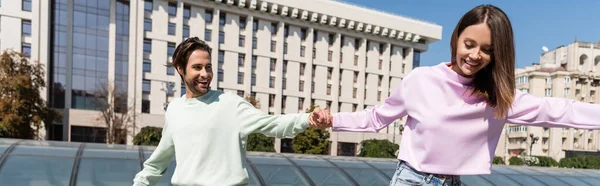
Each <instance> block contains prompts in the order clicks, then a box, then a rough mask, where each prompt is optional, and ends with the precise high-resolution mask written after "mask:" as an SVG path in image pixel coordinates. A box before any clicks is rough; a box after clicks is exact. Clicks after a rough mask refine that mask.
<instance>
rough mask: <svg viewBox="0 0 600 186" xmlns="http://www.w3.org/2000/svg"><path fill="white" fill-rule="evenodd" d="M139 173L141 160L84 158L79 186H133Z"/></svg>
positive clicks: (79, 176) (80, 165)
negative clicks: (134, 179)
mask: <svg viewBox="0 0 600 186" xmlns="http://www.w3.org/2000/svg"><path fill="white" fill-rule="evenodd" d="M139 171H140V161H139V160H120V159H98V158H83V159H81V163H80V164H79V171H78V175H77V186H95V185H133V178H134V177H135V174H137V173H138V172H139Z"/></svg>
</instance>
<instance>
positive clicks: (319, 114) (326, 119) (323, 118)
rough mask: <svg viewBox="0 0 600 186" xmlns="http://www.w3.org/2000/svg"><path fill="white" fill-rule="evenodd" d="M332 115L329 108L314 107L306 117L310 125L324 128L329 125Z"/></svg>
mask: <svg viewBox="0 0 600 186" xmlns="http://www.w3.org/2000/svg"><path fill="white" fill-rule="evenodd" d="M332 121H333V116H331V113H330V112H329V109H325V110H323V109H321V108H319V107H317V108H315V109H314V110H313V112H312V113H310V116H309V117H308V123H309V125H310V126H311V127H316V128H321V129H325V128H328V127H331V124H332Z"/></svg>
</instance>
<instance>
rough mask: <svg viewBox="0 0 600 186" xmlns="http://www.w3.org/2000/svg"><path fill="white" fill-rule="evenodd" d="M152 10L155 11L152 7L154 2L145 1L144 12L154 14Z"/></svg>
mask: <svg viewBox="0 0 600 186" xmlns="http://www.w3.org/2000/svg"><path fill="white" fill-rule="evenodd" d="M152 9H154V8H153V7H152V0H145V1H144V11H145V12H147V13H152Z"/></svg>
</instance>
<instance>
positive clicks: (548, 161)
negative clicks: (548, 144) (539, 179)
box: [533, 156, 558, 167]
mask: <svg viewBox="0 0 600 186" xmlns="http://www.w3.org/2000/svg"><path fill="white" fill-rule="evenodd" d="M534 157H536V158H537V159H538V160H539V161H538V163H537V164H534V165H533V166H539V167H557V166H558V162H557V161H556V160H554V159H552V158H550V157H546V156H534Z"/></svg>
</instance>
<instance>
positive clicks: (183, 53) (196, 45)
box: [167, 37, 212, 80]
mask: <svg viewBox="0 0 600 186" xmlns="http://www.w3.org/2000/svg"><path fill="white" fill-rule="evenodd" d="M195 50H202V51H205V52H208V58H209V59H211V51H212V48H210V46H208V44H206V43H205V42H204V41H202V40H200V39H198V37H190V38H187V39H186V40H185V41H183V42H181V43H180V44H179V45H177V48H176V49H175V52H174V54H173V62H172V63H168V64H167V66H168V67H173V68H175V70H177V68H178V67H180V68H181V70H182V71H183V74H185V73H186V72H185V70H186V69H185V67H186V66H187V63H188V59H189V58H190V55H191V54H192V52H194V51H195ZM183 74H179V76H180V77H181V79H182V80H183Z"/></svg>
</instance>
